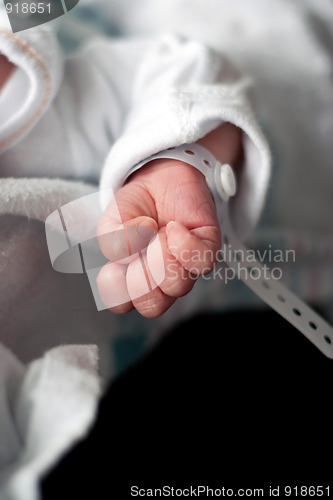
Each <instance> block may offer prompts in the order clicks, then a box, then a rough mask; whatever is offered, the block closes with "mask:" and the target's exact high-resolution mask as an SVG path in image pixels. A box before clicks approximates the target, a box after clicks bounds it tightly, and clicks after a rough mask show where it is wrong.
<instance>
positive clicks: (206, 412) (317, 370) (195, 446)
mask: <svg viewBox="0 0 333 500" xmlns="http://www.w3.org/2000/svg"><path fill="white" fill-rule="evenodd" d="M332 370H333V361H331V360H329V359H327V358H325V357H324V355H323V354H321V353H320V352H319V351H318V350H317V349H316V348H315V347H313V346H312V344H311V343H310V342H309V341H308V340H307V339H305V338H304V337H303V336H302V335H301V334H300V333H299V332H298V331H297V330H295V329H294V328H293V327H291V326H290V325H289V324H288V323H287V322H286V321H285V320H283V319H282V318H281V317H279V316H278V315H277V314H276V313H274V312H272V311H264V312H259V313H256V312H239V313H232V314H226V315H207V316H199V317H196V318H193V320H191V321H189V322H187V323H184V324H181V325H179V327H178V328H176V329H175V330H174V331H173V332H171V333H170V335H169V336H168V337H166V338H165V340H164V341H163V342H161V344H160V345H159V346H158V348H156V349H155V350H154V352H152V353H151V354H150V355H149V356H148V357H146V359H144V360H142V362H140V363H139V364H137V365H136V366H134V367H133V368H132V369H131V370H129V371H128V372H127V373H126V374H125V375H123V376H122V377H121V378H119V379H118V380H117V381H116V382H115V383H113V385H112V386H111V388H110V390H109V391H108V393H107V394H106V395H105V397H104V399H103V400H102V402H101V404H100V408H99V415H98V419H97V422H96V424H95V426H94V428H93V429H92V431H91V433H90V435H89V436H88V438H87V439H86V440H85V441H84V442H82V443H80V444H79V445H78V446H76V447H75V449H73V450H72V451H71V452H70V453H69V454H68V455H67V456H66V457H65V458H64V459H63V460H62V462H61V463H60V464H59V465H58V466H57V467H56V468H55V469H54V470H53V471H52V472H51V473H50V474H49V476H48V477H47V478H46V479H45V481H44V482H43V485H42V490H43V499H44V500H50V499H59V498H61V499H67V498H68V499H71V498H80V499H83V498H90V499H91V498H94V499H104V498H131V495H130V486H131V485H138V486H140V487H143V488H153V487H162V486H163V485H170V486H174V487H185V486H189V485H193V486H198V485H200V484H203V485H209V486H210V487H218V488H221V487H222V486H224V487H226V488H232V487H234V488H252V487H255V488H268V487H269V485H272V486H276V485H280V486H282V485H284V484H289V485H295V484H298V485H315V486H317V485H326V486H327V485H328V484H329V482H330V480H331V479H332V471H331V461H330V460H329V459H328V458H327V457H329V456H330V452H331V450H332V401H331V400H332V391H331V380H332ZM267 496H268V495H265V497H267ZM204 497H205V496H204ZM280 497H282V498H284V496H283V495H282V494H280ZM132 498H133V497H132Z"/></svg>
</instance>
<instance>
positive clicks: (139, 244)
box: [98, 216, 158, 264]
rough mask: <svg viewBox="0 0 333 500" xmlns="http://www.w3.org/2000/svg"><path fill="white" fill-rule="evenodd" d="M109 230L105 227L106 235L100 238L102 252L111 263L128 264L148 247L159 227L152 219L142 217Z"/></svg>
mask: <svg viewBox="0 0 333 500" xmlns="http://www.w3.org/2000/svg"><path fill="white" fill-rule="evenodd" d="M109 229H110V231H108V228H107V227H106V226H104V228H103V233H104V234H102V235H101V234H100V235H99V237H98V239H99V245H100V248H101V251H102V252H103V254H104V255H105V257H106V258H107V259H108V260H109V261H110V262H120V263H122V264H127V263H129V262H130V261H131V260H133V257H137V254H138V252H140V251H142V250H144V249H145V248H146V247H147V246H148V244H149V242H150V241H151V240H152V238H153V237H154V236H155V235H156V234H157V231H158V225H157V222H156V221H155V220H154V219H152V218H151V217H147V216H140V217H135V218H134V219H131V220H129V221H126V222H125V223H124V224H121V225H119V226H118V227H117V228H115V227H114V226H113V227H112V228H111V227H110V228H109Z"/></svg>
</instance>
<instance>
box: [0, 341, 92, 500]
mask: <svg viewBox="0 0 333 500" xmlns="http://www.w3.org/2000/svg"><path fill="white" fill-rule="evenodd" d="M0 375H1V377H0V416H1V441H0V500H23V499H24V500H37V499H38V498H40V494H39V481H40V479H41V478H42V477H43V476H44V475H45V474H46V473H47V472H48V470H49V469H50V467H51V466H52V465H53V464H54V462H55V460H56V459H59V458H60V457H61V456H62V455H63V454H64V453H65V452H66V451H67V450H68V447H69V446H70V445H73V443H75V442H76V441H77V440H79V439H80V438H82V437H83V436H84V435H85V434H86V432H87V429H88V428H89V427H90V425H91V424H92V422H93V421H94V417H95V411H96V404H97V401H98V398H99V395H100V380H99V375H98V351H97V348H96V346H61V347H57V348H54V349H52V350H50V351H49V352H47V353H46V354H45V356H44V357H43V358H41V359H39V360H37V361H34V362H33V363H31V364H30V365H28V366H23V365H22V364H21V363H20V362H19V361H18V359H16V358H15V357H14V356H13V355H12V354H11V353H10V352H9V351H8V350H6V349H5V348H4V347H3V346H1V345H0Z"/></svg>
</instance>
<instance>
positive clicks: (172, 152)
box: [130, 144, 333, 358]
mask: <svg viewBox="0 0 333 500" xmlns="http://www.w3.org/2000/svg"><path fill="white" fill-rule="evenodd" d="M159 158H168V159H174V160H179V161H183V162H185V163H188V164H190V165H192V166H193V167H195V168H197V169H198V170H199V171H200V172H201V173H202V174H203V175H204V176H205V177H206V181H207V184H208V186H209V188H210V190H211V192H212V195H213V197H214V201H215V204H216V209H217V215H218V219H219V223H220V227H221V232H222V241H223V245H222V252H223V260H224V262H225V263H226V264H227V266H228V267H230V268H232V269H233V270H234V272H235V275H236V276H237V277H238V278H239V279H241V280H242V281H243V282H244V283H245V284H246V285H247V286H248V287H249V288H251V289H252V290H253V291H254V292H255V293H256V295H258V296H259V297H260V298H261V299H262V300H263V301H264V302H266V303H267V304H268V305H270V306H271V307H272V308H273V309H274V310H275V311H277V312H278V313H279V314H280V315H281V316H283V317H284V318H285V319H286V320H287V321H289V322H290V323H291V324H292V325H294V326H295V327H296V328H297V329H298V330H299V331H300V332H301V333H303V335H305V336H306V337H307V338H308V339H309V340H310V341H311V342H312V343H313V344H314V345H315V346H316V347H317V348H318V349H319V350H320V351H321V352H322V353H324V354H325V355H326V356H327V357H329V358H333V328H332V327H331V326H330V325H329V324H328V323H327V322H326V321H324V319H323V318H322V317H320V316H319V315H318V314H317V313H316V312H315V311H314V310H313V309H312V308H310V307H309V306H308V305H307V304H305V303H304V302H303V301H302V300H301V299H300V298H299V297H297V296H296V295H295V294H293V293H292V292H291V291H290V290H288V289H287V288H286V287H285V286H284V285H283V284H282V283H281V282H280V281H278V280H277V279H276V278H273V277H272V275H271V273H270V272H269V270H268V269H267V268H265V269H264V266H262V265H261V263H260V262H258V261H255V260H254V256H253V253H252V252H251V253H250V254H249V252H248V249H247V248H246V247H245V246H244V245H243V244H242V243H241V242H240V241H239V240H238V238H237V236H236V234H235V231H234V229H233V227H232V223H231V218H230V211H229V203H228V201H229V198H230V197H232V196H234V195H235V194H236V190H237V185H236V177H235V174H234V172H233V169H232V167H231V166H230V165H222V164H221V163H220V162H218V161H217V160H216V158H215V157H214V156H213V155H212V154H211V153H210V152H209V151H208V150H207V149H205V148H204V147H202V146H200V145H199V144H184V145H182V146H179V147H175V148H169V149H167V150H165V151H162V152H160V153H157V154H154V155H152V156H150V157H149V158H146V159H145V160H144V161H142V162H140V163H138V164H137V165H135V167H134V168H133V169H132V170H131V172H130V174H131V173H133V172H134V171H136V170H137V169H139V168H141V167H142V166H143V165H145V164H146V163H148V162H150V161H152V160H155V159H159ZM249 255H251V258H250V259H249ZM241 265H242V266H241ZM242 267H243V269H244V267H245V268H246V269H247V271H248V272H247V273H246V275H245V274H244V273H241V272H240V270H241V268H242Z"/></svg>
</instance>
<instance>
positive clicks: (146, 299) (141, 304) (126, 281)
mask: <svg viewBox="0 0 333 500" xmlns="http://www.w3.org/2000/svg"><path fill="white" fill-rule="evenodd" d="M198 143H200V144H201V145H203V146H204V147H206V148H207V149H209V150H210V151H211V153H213V154H214V155H215V157H216V158H217V159H218V160H219V161H220V162H222V163H230V164H231V165H235V164H236V162H237V160H238V158H239V155H240V153H241V133H240V130H239V129H238V128H236V127H235V126H233V125H231V124H228V123H227V124H223V125H221V126H220V127H219V128H218V129H216V130H214V131H213V132H211V133H210V134H208V135H207V136H206V137H204V138H203V139H201V140H200V141H198ZM115 202H116V205H117V208H118V210H119V213H120V217H121V220H122V222H123V224H124V225H128V226H141V227H143V228H144V229H143V233H147V234H148V235H150V236H151V235H152V234H153V230H155V231H158V242H159V245H158V247H157V245H156V241H157V240H155V242H154V241H153V242H152V243H150V245H149V248H148V252H147V255H146V256H145V258H144V259H145V268H146V271H147V272H148V273H149V274H150V279H151V278H152V277H153V276H154V262H155V264H156V261H157V259H159V264H160V261H161V251H162V256H163V263H164V278H163V280H162V282H161V283H159V286H157V287H155V288H153V289H152V290H151V291H150V292H149V293H146V294H145V295H143V296H139V297H136V294H135V293H134V292H133V291H134V290H135V289H137V287H138V285H139V284H140V281H142V263H141V262H140V260H141V259H142V258H143V257H142V256H141V258H138V257H137V258H136V259H134V260H131V261H130V262H129V261H128V260H127V261H126V260H124V261H123V262H124V263H122V264H120V263H115V262H109V263H108V264H106V265H105V266H104V267H103V268H102V270H101V271H100V273H99V276H98V279H97V284H98V289H99V292H100V295H101V298H102V300H103V302H104V303H105V304H106V305H107V306H109V305H110V304H112V303H116V304H117V303H118V304H119V301H118V302H117V300H114V299H117V297H116V295H118V296H121V297H123V300H122V304H121V305H116V306H114V307H112V306H111V307H109V308H110V310H111V311H113V312H115V313H118V314H122V313H126V312H129V311H130V310H132V309H133V308H136V309H137V310H138V312H139V313H141V314H142V315H143V316H146V317H149V318H153V317H157V316H160V315H161V314H163V313H164V312H165V311H166V310H167V309H168V308H169V307H170V306H171V305H172V304H173V303H174V302H175V300H176V299H177V297H181V296H183V295H185V294H187V293H188V292H189V291H190V290H191V289H192V288H193V286H194V283H195V281H196V279H197V278H198V277H199V276H200V275H202V274H207V273H209V272H211V271H212V269H213V267H214V265H215V263H216V257H217V252H218V250H219V248H220V240H221V235H220V229H219V225H218V221H217V217H216V211H215V206H214V202H213V199H212V196H211V194H210V192H209V190H208V187H207V184H206V180H205V178H204V176H203V175H202V174H201V172H199V171H198V170H197V169H195V168H194V167H192V166H191V165H188V164H186V163H183V162H181V161H177V160H170V159H158V160H153V161H151V162H150V163H148V164H146V165H145V166H144V167H142V168H141V169H140V170H138V171H137V172H135V173H134V174H133V175H132V176H131V177H130V179H129V181H128V182H127V184H125V186H123V187H122V188H121V189H120V190H119V191H118V192H117V193H116V196H115ZM113 203H114V202H113ZM113 203H112V202H111V204H110V205H109V207H108V208H107V209H106V211H105V212H104V214H103V216H102V218H101V221H100V224H99V230H98V233H99V235H103V234H106V233H110V232H112V231H115V229H116V228H117V227H119V220H118V221H116V220H115V218H114V213H115V212H114V209H113V208H114V205H113ZM149 228H150V230H149ZM100 246H101V250H102V252H103V253H104V255H105V256H106V258H108V259H110V260H114V259H112V256H111V254H112V252H113V250H112V249H111V248H110V245H109V242H108V239H107V238H106V237H101V238H100ZM155 267H156V265H155Z"/></svg>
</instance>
